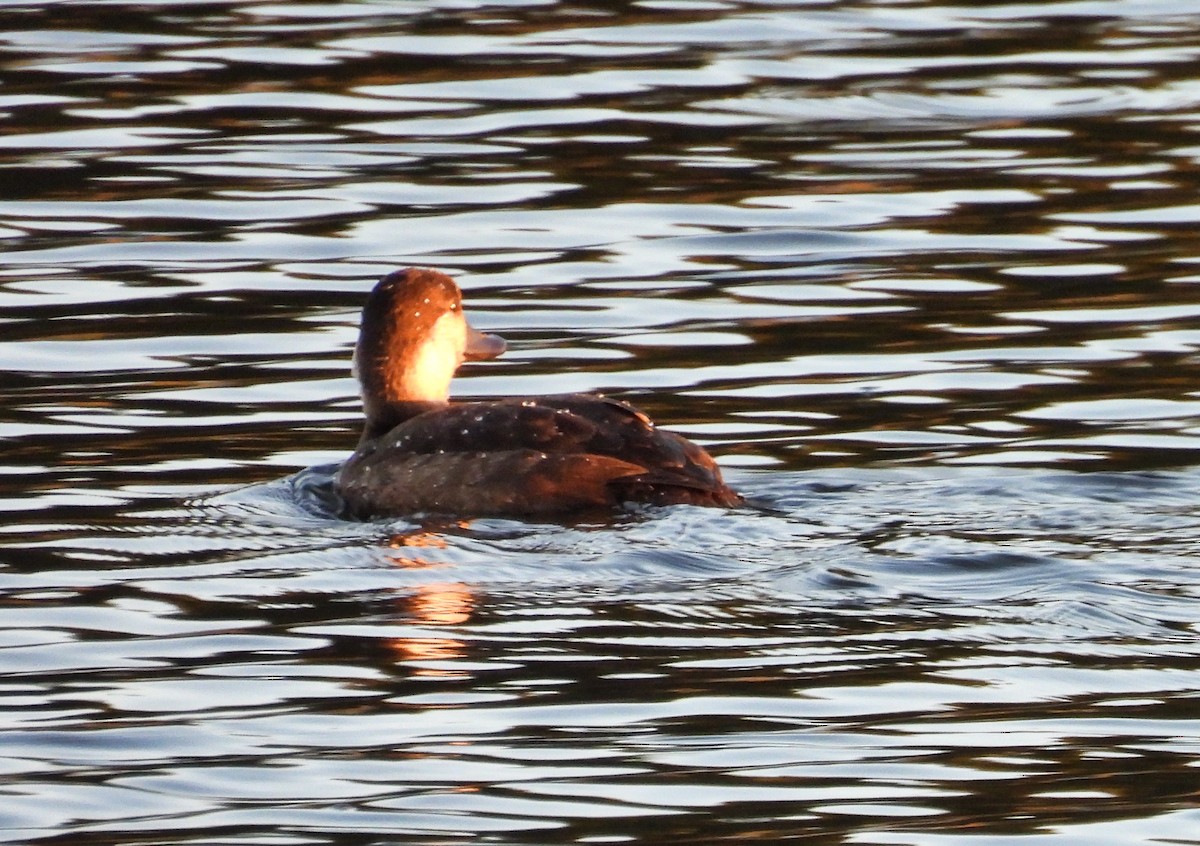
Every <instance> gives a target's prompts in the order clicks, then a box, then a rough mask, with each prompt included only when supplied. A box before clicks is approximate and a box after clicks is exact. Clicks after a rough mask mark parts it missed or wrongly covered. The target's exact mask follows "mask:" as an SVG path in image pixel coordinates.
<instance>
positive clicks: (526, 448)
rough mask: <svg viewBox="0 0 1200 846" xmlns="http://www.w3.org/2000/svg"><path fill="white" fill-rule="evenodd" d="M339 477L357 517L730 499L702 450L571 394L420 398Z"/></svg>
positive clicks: (621, 406) (616, 406) (640, 417)
mask: <svg viewBox="0 0 1200 846" xmlns="http://www.w3.org/2000/svg"><path fill="white" fill-rule="evenodd" d="M407 410H408V411H410V412H413V411H418V409H417V408H412V407H411V406H410V407H409V408H408V409H407ZM340 478H341V479H342V483H341V485H340V487H341V492H342V496H343V498H344V499H345V500H346V502H347V504H348V505H349V506H350V508H351V509H352V511H353V512H354V513H355V514H356V515H358V516H372V515H379V514H399V513H411V512H415V511H434V512H444V513H454V514H461V513H474V514H552V513H559V512H565V511H572V510H578V509H581V508H587V507H612V506H615V505H620V504H622V503H625V502H646V503H652V504H661V505H666V504H677V503H692V504H697V505H723V506H732V505H736V504H737V503H739V502H740V498H739V497H738V496H737V494H735V493H733V491H731V490H729V489H728V488H727V487H725V485H724V483H723V482H722V481H721V476H720V472H719V471H718V470H717V467H716V465H715V463H714V462H713V461H712V459H711V458H710V457H709V456H708V454H707V453H706V452H704V450H702V449H700V448H699V447H697V446H696V445H695V444H693V443H691V442H690V441H688V440H686V439H684V438H681V437H679V436H678V435H675V434H673V433H671V432H664V431H662V430H660V429H658V428H657V427H656V426H654V424H653V423H651V422H650V420H649V419H648V418H647V417H646V416H645V415H644V414H642V413H641V412H639V411H637V410H636V409H635V408H633V407H632V406H630V405H628V404H626V403H623V402H619V401H617V400H613V399H609V398H607V397H598V396H590V395H583V394H567V395H561V396H547V397H538V398H536V399H527V400H500V401H495V402H482V403H461V404H454V405H433V406H431V407H427V408H426V409H424V410H423V411H420V412H419V413H417V414H415V415H414V416H412V417H409V418H408V419H407V420H405V421H404V422H401V423H399V424H398V425H396V426H394V427H393V428H392V429H391V430H390V431H389V432H388V433H387V434H385V435H383V436H381V437H378V438H374V439H372V440H369V441H366V442H365V443H363V444H362V445H361V446H360V448H359V450H358V452H356V453H355V454H354V455H353V456H352V457H351V458H350V459H349V460H348V461H347V462H346V464H345V466H344V468H343V470H342V473H341V474H340Z"/></svg>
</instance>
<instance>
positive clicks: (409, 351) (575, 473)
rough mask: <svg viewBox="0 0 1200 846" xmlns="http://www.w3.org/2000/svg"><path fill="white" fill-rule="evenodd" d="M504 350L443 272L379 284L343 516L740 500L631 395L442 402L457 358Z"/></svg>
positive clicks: (359, 363)
mask: <svg viewBox="0 0 1200 846" xmlns="http://www.w3.org/2000/svg"><path fill="white" fill-rule="evenodd" d="M503 349H504V346H503V342H502V341H501V340H500V339H499V338H496V337H495V336H490V335H482V334H481V333H478V332H476V331H475V330H473V329H471V328H470V326H469V325H468V324H467V323H466V320H465V318H464V317H463V315H462V301H461V294H459V291H458V287H457V286H456V285H455V284H454V282H453V281H452V280H451V279H450V278H449V277H447V276H445V275H444V274H441V273H438V272H437V271H432V270H413V269H409V270H402V271H398V272H396V273H393V274H390V275H389V276H387V277H385V278H384V279H383V280H382V281H381V282H380V283H379V284H378V285H377V286H376V287H375V290H374V291H373V292H372V293H371V296H370V298H369V299H368V301H367V305H366V308H365V309H364V311H363V323H362V331H361V334H360V337H359V342H358V346H357V347H356V349H355V366H356V369H357V371H358V374H359V378H360V381H361V383H362V388H363V409H364V412H365V414H366V417H367V420H366V425H365V427H364V429H363V436H362V439H361V440H360V442H359V445H358V449H357V451H356V452H355V453H354V454H353V455H352V456H350V458H349V459H347V460H346V462H345V464H343V465H342V467H341V469H340V470H339V471H338V474H337V477H336V480H335V484H336V487H337V489H338V492H339V494H340V495H341V497H342V499H343V501H344V502H345V504H346V508H347V511H348V513H350V514H352V515H354V516H358V517H372V516H391V515H403V514H412V513H416V512H432V513H438V514H450V515H455V516H463V517H465V516H483V515H509V516H523V515H556V514H559V515H561V514H567V513H570V512H577V511H581V510H587V509H595V508H597V507H609V508H611V507H613V506H617V505H621V504H624V503H649V504H656V505H670V504H681V503H691V504H695V505H712V506H734V505H737V504H739V503H740V502H741V497H740V496H738V494H736V493H735V492H734V491H733V490H731V489H730V488H728V487H727V486H726V485H725V483H724V482H723V481H722V479H721V473H720V470H719V469H718V468H717V465H716V463H715V462H714V461H713V460H712V458H711V457H710V456H709V455H708V453H706V452H705V451H704V450H703V449H701V448H700V447H698V446H696V445H695V444H693V443H692V442H691V441H689V440H687V439H685V438H682V437H680V436H679V435H675V434H673V433H670V432H664V431H662V430H660V429H658V428H657V427H656V426H655V425H654V424H653V423H652V422H651V421H650V419H649V418H648V417H646V415H644V414H642V413H641V412H640V411H638V410H637V409H635V408H634V407H633V406H631V405H628V404H627V403H624V402H620V401H618V400H613V399H609V398H606V397H601V396H593V395H587V394H566V395H560V396H547V397H537V398H530V399H506V400H497V401H486V402H471V403H453V404H451V403H448V402H447V397H448V391H449V382H450V377H451V376H452V375H453V373H454V370H455V369H457V367H458V365H459V364H461V363H462V361H463V360H465V359H469V358H490V357H495V356H496V355H499V354H500V353H501V352H502V351H503Z"/></svg>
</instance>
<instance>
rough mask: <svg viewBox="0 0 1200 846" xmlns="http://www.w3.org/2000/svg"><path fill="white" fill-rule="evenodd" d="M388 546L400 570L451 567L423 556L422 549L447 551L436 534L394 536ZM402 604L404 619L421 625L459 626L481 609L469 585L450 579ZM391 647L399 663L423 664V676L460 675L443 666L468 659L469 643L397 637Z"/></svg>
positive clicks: (407, 597)
mask: <svg viewBox="0 0 1200 846" xmlns="http://www.w3.org/2000/svg"><path fill="white" fill-rule="evenodd" d="M388 545H389V547H390V548H391V549H392V550H393V552H392V553H391V554H390V556H389V557H390V559H391V561H392V563H393V564H395V565H396V566H397V567H402V568H404V569H406V570H436V569H438V568H445V567H449V566H450V564H448V563H447V562H443V561H431V560H429V559H428V558H426V557H424V556H423V555H421V553H420V552H419V550H422V549H444V548H446V546H447V544H446V540H445V538H443V537H442V536H441V535H440V534H438V533H436V532H431V531H415V532H411V533H406V534H398V535H394V536H393V537H392V538H391V540H390V542H389V544H388ZM399 604H400V609H399V610H400V611H401V614H402V616H403V617H404V618H405V619H408V620H411V621H412V622H414V623H416V624H418V625H424V626H457V625H461V624H463V623H466V622H468V621H469V620H470V619H471V615H472V614H473V613H474V611H475V609H476V607H477V605H478V597H477V595H476V593H475V591H474V590H473V589H472V587H471V586H470V585H468V584H466V583H465V582H461V581H455V580H453V579H447V580H445V581H431V582H429V583H427V584H422V585H418V586H417V587H416V588H415V589H412V591H411V592H409V593H407V594H406V595H405V596H404V597H403V598H402V599H401V600H400V601H399ZM389 645H390V646H391V648H392V651H393V652H395V654H396V657H397V658H398V659H400V660H402V661H405V662H419V663H420V665H421V666H418V667H417V668H416V671H417V673H418V674H420V675H427V676H442V677H444V676H454V675H459V674H460V672H459V671H456V670H453V669H450V668H448V667H446V666H442V662H446V661H453V660H457V659H461V658H464V657H465V656H466V643H465V642H464V641H462V640H461V639H459V638H456V637H453V636H451V635H450V634H449V633H447V636H445V637H437V636H429V635H426V636H421V637H413V636H408V637H397V638H393V639H392V640H391V641H390V642H389Z"/></svg>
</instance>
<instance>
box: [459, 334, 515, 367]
mask: <svg viewBox="0 0 1200 846" xmlns="http://www.w3.org/2000/svg"><path fill="white" fill-rule="evenodd" d="M507 347H508V345H507V344H506V343H504V339H503V338H501V337H500V336H499V335H489V334H487V333H486V332H480V331H479V330H478V329H476V328H474V327H473V326H468V327H467V348H466V349H465V350H464V351H463V357H464V358H466V360H467V361H483V360H485V359H489V358H495V357H496V356H498V355H500V354H501V353H502V352H504V350H505V349H506V348H507Z"/></svg>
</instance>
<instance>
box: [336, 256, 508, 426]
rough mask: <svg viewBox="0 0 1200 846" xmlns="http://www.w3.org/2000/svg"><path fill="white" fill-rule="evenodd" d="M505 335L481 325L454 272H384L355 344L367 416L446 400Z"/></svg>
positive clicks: (369, 300)
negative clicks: (469, 311) (467, 311)
mask: <svg viewBox="0 0 1200 846" xmlns="http://www.w3.org/2000/svg"><path fill="white" fill-rule="evenodd" d="M504 348H505V344H504V339H503V338H500V337H498V336H496V335H485V334H484V333H482V332H479V331H477V330H476V329H473V328H472V327H471V325H470V324H469V323H467V319H466V316H465V315H464V314H463V308H462V293H461V292H460V291H459V289H458V286H457V285H455V284H454V280H452V279H451V278H450V277H449V276H447V275H446V274H444V273H438V272H437V271H436V270H424V269H418V268H408V269H407V270H398V271H396V272H395V273H390V274H388V275H387V276H385V277H383V279H381V280H380V281H379V283H378V284H377V285H376V286H375V288H374V290H372V291H371V295H370V296H369V297H368V298H367V304H366V305H365V306H364V307H363V314H362V327H361V329H360V330H359V337H358V344H357V346H355V348H354V371H355V373H356V375H357V376H358V379H359V382H360V384H361V386H362V398H363V410H364V412H365V413H366V416H367V420H368V421H370V420H372V419H373V418H376V417H378V416H379V415H380V414H381V413H382V411H383V409H385V408H386V407H387V406H388V405H390V404H396V403H410V402H421V403H428V402H436V403H444V402H446V401H447V399H448V397H449V394H450V380H451V379H452V378H453V377H454V372H455V371H456V370H458V367H459V365H461V364H462V363H463V362H464V361H467V360H478V359H488V358H495V357H496V356H498V355H500V354H501V353H502V352H504Z"/></svg>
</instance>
